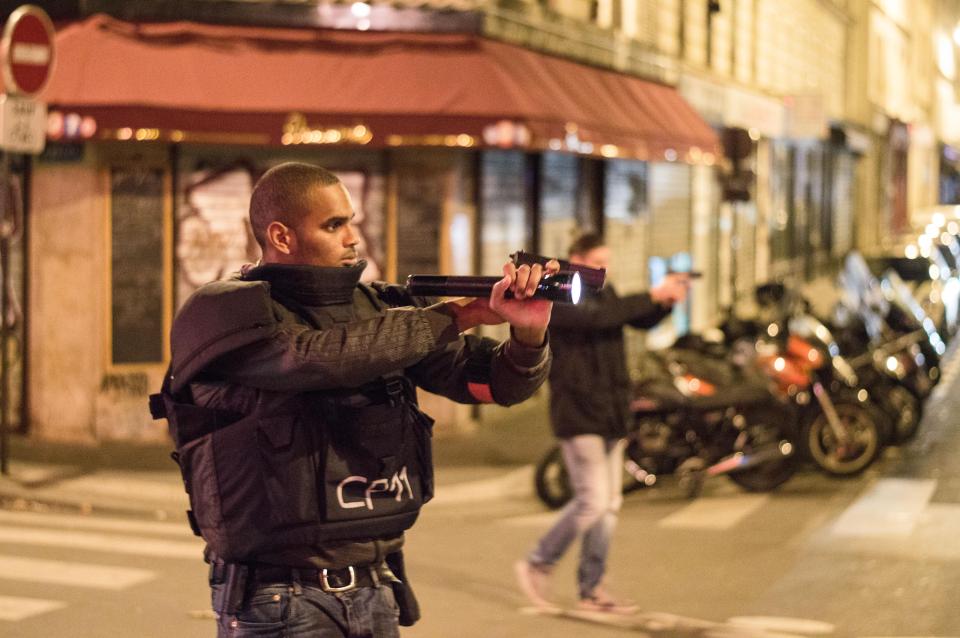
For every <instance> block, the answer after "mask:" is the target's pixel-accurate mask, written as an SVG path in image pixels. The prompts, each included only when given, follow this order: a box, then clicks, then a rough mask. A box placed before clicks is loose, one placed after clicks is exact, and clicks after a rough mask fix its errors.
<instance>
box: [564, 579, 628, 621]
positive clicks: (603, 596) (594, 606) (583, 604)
mask: <svg viewBox="0 0 960 638" xmlns="http://www.w3.org/2000/svg"><path fill="white" fill-rule="evenodd" d="M577 609H579V610H580V611H591V612H599V613H602V614H618V615H622V616H629V615H630V614H635V613H637V611H638V610H639V609H640V608H639V607H638V606H637V605H635V604H634V603H633V602H632V601H629V600H617V599H616V598H614V597H613V596H611V595H610V592H608V591H607V590H606V589H604V588H603V587H599V586H598V587H597V588H596V589H594V590H593V593H592V594H590V595H589V596H587V597H585V598H581V599H580V602H579V603H578V604H577Z"/></svg>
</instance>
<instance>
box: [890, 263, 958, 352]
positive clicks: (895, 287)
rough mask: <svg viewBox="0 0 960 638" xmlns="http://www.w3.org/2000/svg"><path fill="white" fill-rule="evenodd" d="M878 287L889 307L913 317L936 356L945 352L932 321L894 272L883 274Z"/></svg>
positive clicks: (943, 344) (944, 345) (944, 346)
mask: <svg viewBox="0 0 960 638" xmlns="http://www.w3.org/2000/svg"><path fill="white" fill-rule="evenodd" d="M880 286H881V289H882V290H883V293H884V296H885V297H886V298H887V300H888V301H889V302H890V304H891V305H893V306H896V307H897V308H899V309H900V310H901V312H902V313H904V314H907V315H908V316H910V317H913V319H914V320H915V321H916V326H917V328H920V329H922V330H923V332H924V333H925V334H926V336H927V341H929V342H930V345H931V346H932V347H933V348H934V350H935V351H936V352H937V354H943V353H944V352H946V349H947V348H946V344H945V343H944V342H943V339H942V338H941V337H940V334H939V333H938V332H937V327H936V325H935V324H934V322H933V319H931V318H930V317H929V315H927V313H926V311H924V309H923V307H922V306H921V305H920V302H918V301H917V300H916V298H914V296H913V294H912V293H911V291H910V287H909V286H907V284H906V283H905V282H904V281H903V279H901V278H900V276H899V275H898V274H897V273H896V272H895V271H894V270H892V269H891V270H888V271H887V272H885V273H884V275H883V279H882V280H881V281H880Z"/></svg>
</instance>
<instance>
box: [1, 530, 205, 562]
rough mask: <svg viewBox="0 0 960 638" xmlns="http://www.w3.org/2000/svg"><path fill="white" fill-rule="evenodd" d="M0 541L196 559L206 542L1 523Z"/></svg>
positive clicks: (200, 554)
mask: <svg viewBox="0 0 960 638" xmlns="http://www.w3.org/2000/svg"><path fill="white" fill-rule="evenodd" d="M0 543H17V544H21V545H39V546H44V547H65V548H71V549H88V550H92V551H98V552H109V553H113V554H134V555H139V556H160V557H163V558H189V559H197V558H200V557H201V556H202V553H203V542H202V541H200V540H199V539H197V540H194V541H187V540H183V541H180V540H165V539H154V538H144V537H140V536H123V535H115V534H100V533H96V532H78V531H70V530H65V531H61V530H52V529H44V528H42V527H0Z"/></svg>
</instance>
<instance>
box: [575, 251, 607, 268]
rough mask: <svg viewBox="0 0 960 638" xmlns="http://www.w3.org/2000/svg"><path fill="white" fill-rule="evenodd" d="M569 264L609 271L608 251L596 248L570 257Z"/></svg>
mask: <svg viewBox="0 0 960 638" xmlns="http://www.w3.org/2000/svg"><path fill="white" fill-rule="evenodd" d="M570 263H571V264H576V265H578V266H589V267H590V268H605V269H607V271H609V269H610V249H609V248H607V247H606V246H597V247H596V248H593V249H592V250H588V251H587V252H585V253H579V254H574V255H570Z"/></svg>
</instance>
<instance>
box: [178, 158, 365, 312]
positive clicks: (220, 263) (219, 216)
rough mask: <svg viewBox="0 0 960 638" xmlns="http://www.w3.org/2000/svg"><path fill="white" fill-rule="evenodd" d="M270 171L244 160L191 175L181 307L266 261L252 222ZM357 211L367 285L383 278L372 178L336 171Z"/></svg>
mask: <svg viewBox="0 0 960 638" xmlns="http://www.w3.org/2000/svg"><path fill="white" fill-rule="evenodd" d="M267 168H269V167H268V166H266V165H264V166H257V165H255V164H254V163H253V162H251V161H249V160H238V161H235V162H231V163H229V164H224V165H222V166H218V167H215V168H209V167H206V166H205V167H202V168H200V167H198V168H196V169H194V170H192V171H189V172H188V173H187V179H186V183H185V184H184V186H183V188H182V190H181V193H180V205H179V208H178V210H179V213H178V220H177V221H178V227H177V248H176V257H177V301H178V303H182V302H183V301H184V300H185V299H186V298H187V297H188V296H189V295H190V293H192V292H193V291H194V290H196V289H197V288H198V287H200V286H202V285H203V284H205V283H208V282H210V281H215V280H217V279H221V278H223V277H227V276H229V275H230V274H231V273H233V272H236V271H238V270H240V268H241V266H243V265H244V264H248V263H254V262H256V261H257V260H258V259H260V247H259V246H258V245H257V242H256V239H255V238H254V235H253V230H252V228H251V227H250V221H249V216H248V211H249V205H250V195H251V193H252V192H253V186H254V184H255V183H256V180H257V179H259V177H260V176H261V175H262V174H263V173H264V172H265V171H266V170H267ZM334 172H335V173H336V174H337V176H338V177H339V178H340V179H341V181H342V182H343V184H344V186H345V187H346V189H347V191H348V192H349V193H350V197H351V199H352V201H353V206H354V209H355V211H356V217H355V218H354V224H355V225H356V230H357V234H358V236H359V239H360V245H359V247H358V248H359V250H360V254H361V255H362V256H363V258H364V259H366V260H367V269H366V270H365V271H364V273H363V279H364V280H365V281H371V280H373V279H378V278H380V277H382V272H383V269H382V264H383V258H384V257H383V254H382V247H381V246H382V242H381V241H380V238H381V237H382V234H383V231H382V229H381V228H379V227H377V226H376V225H375V223H374V221H375V220H374V219H373V217H372V216H370V215H367V214H366V211H365V210H364V205H363V204H364V201H365V199H366V175H365V174H364V173H363V172H361V171H342V172H341V171H334Z"/></svg>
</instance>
